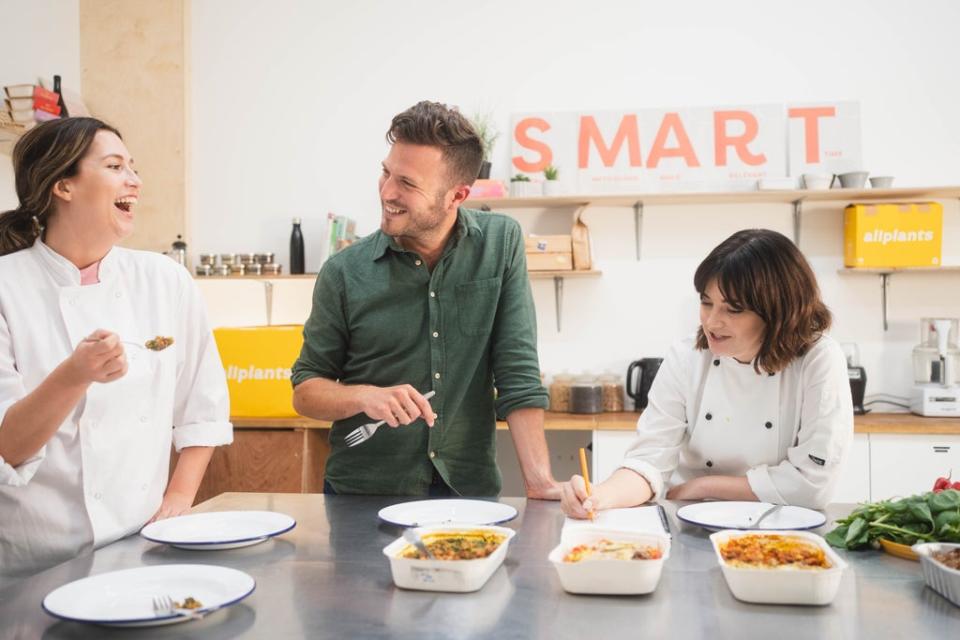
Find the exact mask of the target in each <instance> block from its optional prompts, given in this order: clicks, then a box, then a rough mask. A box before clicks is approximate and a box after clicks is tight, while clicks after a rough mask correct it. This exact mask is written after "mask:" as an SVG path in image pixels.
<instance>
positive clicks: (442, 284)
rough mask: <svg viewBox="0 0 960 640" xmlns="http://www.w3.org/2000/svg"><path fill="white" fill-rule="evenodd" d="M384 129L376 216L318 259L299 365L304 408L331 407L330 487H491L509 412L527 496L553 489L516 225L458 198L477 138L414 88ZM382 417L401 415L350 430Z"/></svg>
mask: <svg viewBox="0 0 960 640" xmlns="http://www.w3.org/2000/svg"><path fill="white" fill-rule="evenodd" d="M387 141H388V142H389V143H390V144H391V147H390V152H389V153H388V155H387V158H386V159H385V160H384V161H383V172H382V174H381V176H380V200H381V207H382V219H381V223H380V230H379V231H377V232H375V233H373V234H371V235H369V236H367V237H366V238H364V239H362V240H360V241H359V242H356V243H354V244H353V245H352V246H350V247H348V248H346V249H344V250H343V251H341V252H340V253H338V254H336V255H335V256H333V257H331V258H330V259H329V260H327V262H326V264H325V265H324V266H323V269H322V270H321V271H320V275H319V276H318V277H317V284H316V287H315V289H314V294H313V309H312V311H311V313H310V318H309V319H308V320H307V323H306V325H305V326H304V331H303V337H304V343H303V350H302V351H301V353H300V357H299V358H298V359H297V361H296V363H295V364H294V366H293V385H294V396H293V403H294V407H295V408H296V410H297V412H298V413H300V414H301V415H304V416H307V417H310V418H316V419H321V420H333V429H332V431H331V434H330V449H331V451H330V456H329V458H328V459H327V464H326V472H325V473H326V477H325V479H324V491H326V492H328V493H355V494H356V493H359V494H392V495H453V494H459V495H465V496H493V495H496V494H498V493H499V492H500V472H499V470H498V469H497V465H496V448H495V428H496V417H497V416H500V417H502V418H506V420H507V424H508V425H509V426H510V432H511V435H512V436H513V442H514V446H515V447H516V450H517V457H518V459H519V460H520V466H521V469H522V472H523V478H524V482H525V484H526V492H527V496H528V497H530V498H541V499H559V497H560V491H559V485H558V484H557V482H556V481H555V480H554V478H553V475H552V474H551V472H550V462H549V454H548V451H547V445H546V439H545V437H544V433H543V410H544V409H545V408H546V407H547V404H548V402H547V399H548V397H547V392H546V390H545V389H544V387H543V385H542V383H541V381H540V367H539V363H538V360H537V350H536V349H537V343H536V318H535V311H534V306H533V299H532V296H531V293H530V283H529V280H528V278H527V265H526V258H525V254H524V243H523V235H522V233H521V231H520V227H519V225H518V224H517V223H516V222H515V221H514V220H512V219H511V218H508V217H506V216H502V215H499V214H491V213H482V212H479V211H472V210H470V209H466V208H463V207H461V206H460V205H462V204H463V202H464V201H465V200H466V199H467V196H468V195H469V194H470V185H471V184H473V181H474V178H475V177H476V175H477V173H478V171H479V168H480V162H481V156H482V149H481V145H480V139H479V137H478V136H477V134H476V132H475V131H474V129H473V127H472V126H471V125H470V123H469V121H468V120H467V119H466V118H464V117H463V116H462V115H461V114H460V113H459V112H457V111H456V110H455V109H451V108H448V107H447V106H446V105H442V104H437V103H432V102H420V103H418V104H417V105H415V106H413V107H411V108H410V109H408V110H407V111H405V112H403V113H401V114H399V115H397V116H395V117H394V119H393V122H392V123H391V126H390V130H389V131H388V132H387ZM494 387H496V392H497V394H496V397H494ZM429 391H434V392H435V393H436V395H435V396H434V397H433V398H432V399H430V400H427V399H426V398H424V396H423V394H425V393H427V392H429ZM378 420H385V421H386V423H387V425H389V427H399V428H387V427H386V426H385V427H381V428H380V429H378V430H377V432H376V433H375V434H374V435H373V437H371V438H370V439H369V440H367V441H365V442H363V443H361V444H359V445H357V446H354V447H347V446H346V444H345V443H344V438H345V436H346V435H347V434H348V433H350V431H352V430H353V429H354V428H356V427H358V426H360V425H362V424H365V423H368V422H376V421H378Z"/></svg>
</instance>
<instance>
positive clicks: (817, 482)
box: [747, 341, 853, 509]
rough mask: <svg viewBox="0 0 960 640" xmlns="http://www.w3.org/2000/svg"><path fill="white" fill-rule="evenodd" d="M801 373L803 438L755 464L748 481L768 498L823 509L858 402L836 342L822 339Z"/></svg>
mask: <svg viewBox="0 0 960 640" xmlns="http://www.w3.org/2000/svg"><path fill="white" fill-rule="evenodd" d="M800 375H801V384H802V387H803V388H802V398H803V400H802V405H801V410H800V429H799V431H798V433H797V441H796V443H795V444H794V446H792V447H790V448H789V449H788V450H787V458H786V460H784V461H782V462H781V463H780V464H778V465H775V466H768V465H761V466H758V467H754V468H753V469H750V470H749V471H748V472H747V481H748V482H749V483H750V488H751V489H752V490H753V492H754V493H755V494H756V496H757V498H759V499H760V500H761V501H763V502H771V503H775V504H791V505H797V506H802V507H809V508H813V509H822V508H823V507H825V506H826V505H827V504H828V503H829V502H830V498H831V496H832V495H833V490H834V488H835V486H836V483H837V480H838V479H839V474H840V471H841V470H842V468H843V462H844V459H845V456H846V455H847V452H848V451H849V449H850V443H851V442H852V441H853V401H852V399H851V396H850V382H849V379H848V376H847V364H846V359H845V358H844V355H843V352H842V350H841V349H840V348H839V346H838V345H837V344H836V343H834V342H832V341H831V342H825V343H820V344H818V345H817V346H816V347H814V349H813V351H812V352H811V353H810V354H809V355H808V357H807V358H806V359H805V361H804V364H803V369H802V370H801V372H800Z"/></svg>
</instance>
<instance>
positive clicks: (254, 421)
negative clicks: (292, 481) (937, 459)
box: [231, 411, 960, 435]
mask: <svg viewBox="0 0 960 640" xmlns="http://www.w3.org/2000/svg"><path fill="white" fill-rule="evenodd" d="M639 417H640V414H639V413H634V412H630V411H628V412H623V413H597V414H590V415H583V414H576V413H554V412H552V411H548V412H547V416H546V421H545V423H544V427H545V428H546V430H547V431H596V430H611V431H632V430H633V429H636V427H637V418H639ZM231 420H232V422H233V426H235V427H236V428H238V429H329V428H330V422H329V421H324V420H311V419H310V418H301V417H298V418H232V419H231ZM853 424H854V432H855V433H904V434H933V435H960V418H924V417H922V416H915V415H913V414H912V413H868V414H866V415H863V416H855V417H854V419H853ZM497 428H498V429H506V428H507V423H506V422H498V423H497Z"/></svg>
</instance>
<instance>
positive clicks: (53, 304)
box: [0, 118, 233, 586]
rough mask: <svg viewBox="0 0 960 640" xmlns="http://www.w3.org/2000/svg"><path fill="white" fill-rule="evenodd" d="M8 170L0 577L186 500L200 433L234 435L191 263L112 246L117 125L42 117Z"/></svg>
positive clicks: (110, 536)
mask: <svg viewBox="0 0 960 640" xmlns="http://www.w3.org/2000/svg"><path fill="white" fill-rule="evenodd" d="M13 172H14V178H15V181H16V187H17V197H18V199H19V205H18V206H17V208H16V209H13V210H12V211H7V212H4V213H2V214H0V514H2V515H0V586H2V585H3V582H4V579H5V578H8V577H11V576H19V575H25V574H29V573H33V572H35V571H38V570H40V569H43V568H45V567H48V566H51V565H53V564H56V563H58V562H63V561H64V560H67V559H68V558H72V557H75V556H77V555H79V554H81V553H85V552H89V551H90V550H91V549H92V548H94V547H100V546H103V545H105V544H109V543H110V542H113V541H114V540H117V539H118V538H122V537H123V536H127V535H130V534H131V533H136V532H137V531H138V530H139V529H140V528H141V527H142V526H143V525H144V524H145V523H146V522H148V521H149V520H151V519H158V518H166V517H170V516H175V515H179V514H181V513H185V512H186V511H188V510H189V509H190V507H191V505H192V504H193V500H194V497H195V496H196V493H197V488H198V487H199V485H200V481H201V479H202V478H203V474H204V472H205V471H206V468H207V464H208V463H209V461H210V456H211V454H212V452H213V447H214V446H217V445H221V444H227V443H229V442H230V441H231V440H232V438H233V431H232V428H231V426H230V422H229V413H230V411H229V398H228V397H227V387H226V379H225V376H224V373H223V365H222V364H221V363H220V358H219V356H218V355H217V347H216V343H214V341H213V335H212V333H211V331H210V328H209V326H208V325H207V320H206V313H205V311H204V307H203V300H202V299H201V298H200V294H199V291H198V289H197V286H196V283H194V281H193V278H191V277H190V274H189V273H188V272H187V270H186V269H184V268H183V267H181V266H180V265H178V264H176V263H175V262H174V261H173V260H170V259H169V258H167V257H165V256H163V255H161V254H159V253H153V252H148V251H133V250H130V249H124V248H122V247H118V246H116V245H117V244H118V243H119V242H121V241H122V240H123V239H124V238H127V237H129V235H130V234H131V233H132V232H133V227H134V221H135V219H136V216H137V202H138V200H139V196H140V187H141V185H142V182H141V180H140V177H139V176H138V175H137V172H136V171H135V170H134V168H133V158H131V157H130V152H129V151H128V150H127V146H126V145H125V144H124V143H123V140H122V139H121V138H120V134H119V133H118V132H117V130H116V129H114V128H113V127H111V126H109V125H107V124H105V123H104V122H101V121H100V120H96V119H94V118H62V119H58V120H52V121H50V122H45V123H43V124H39V125H37V126H36V127H34V128H33V129H31V130H30V131H28V132H27V133H26V134H25V135H24V136H23V137H22V138H20V140H19V141H18V142H17V144H16V146H15V147H14V149H13ZM157 337H166V338H173V343H172V344H170V345H166V344H165V343H166V341H155V339H156V338H157ZM156 342H161V344H159V345H157V344H155V343H156ZM164 346H165V347H166V348H162V349H159V348H158V347H164ZM151 347H153V348H154V349H151ZM171 444H173V445H174V446H175V447H176V449H177V451H179V452H180V457H179V459H178V460H177V464H176V467H175V469H174V471H173V474H172V475H170V448H171ZM168 478H169V481H168Z"/></svg>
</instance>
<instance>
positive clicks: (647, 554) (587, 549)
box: [563, 538, 663, 562]
mask: <svg viewBox="0 0 960 640" xmlns="http://www.w3.org/2000/svg"><path fill="white" fill-rule="evenodd" d="M662 556H663V553H662V552H661V551H660V549H658V548H657V547H650V546H647V545H642V544H635V543H632V542H616V541H614V540H607V539H606V538H603V539H601V540H597V541H596V542H594V543H592V544H579V545H577V546H575V547H574V548H572V549H570V551H569V552H568V553H567V555H565V556H564V557H563V561H564V562H580V561H581V560H658V559H660V558H661V557H662Z"/></svg>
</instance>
